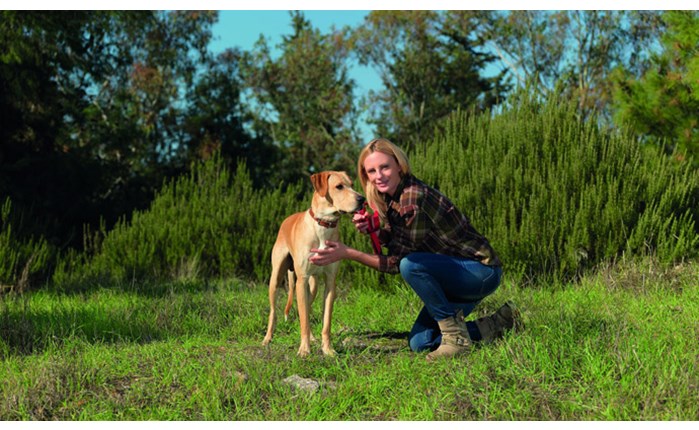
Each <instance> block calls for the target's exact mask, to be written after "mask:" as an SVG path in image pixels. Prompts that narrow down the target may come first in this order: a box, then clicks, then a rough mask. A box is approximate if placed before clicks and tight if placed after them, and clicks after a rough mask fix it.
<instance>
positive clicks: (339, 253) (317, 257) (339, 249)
mask: <svg viewBox="0 0 699 430" xmlns="http://www.w3.org/2000/svg"><path fill="white" fill-rule="evenodd" d="M346 254H347V245H345V244H344V243H342V242H333V241H332V240H326V241H325V248H312V249H311V256H310V257H309V258H308V261H310V262H311V263H313V264H315V265H317V266H326V265H328V264H331V263H334V262H336V261H340V260H342V259H343V258H345V256H346Z"/></svg>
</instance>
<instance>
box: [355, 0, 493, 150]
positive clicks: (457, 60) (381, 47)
mask: <svg viewBox="0 0 699 430" xmlns="http://www.w3.org/2000/svg"><path fill="white" fill-rule="evenodd" d="M483 13H487V12H445V13H438V12H434V11H374V12H371V13H370V14H369V15H368V17H367V18H366V21H365V23H364V24H363V25H361V26H360V27H359V28H358V29H356V30H355V32H354V41H355V51H356V53H357V55H358V58H359V61H360V63H361V64H365V65H371V66H373V67H376V68H377V70H378V71H379V74H380V76H381V79H382V81H383V84H384V90H382V91H379V92H376V93H374V92H372V93H370V95H369V97H368V100H366V104H368V105H369V111H370V121H369V122H370V123H373V124H375V125H376V126H377V134H378V135H380V136H383V137H387V138H389V139H392V140H394V141H396V142H397V143H398V144H400V145H403V146H405V147H407V148H409V147H412V146H414V145H415V144H417V143H419V142H425V141H428V140H431V139H432V137H433V135H434V131H435V130H434V128H435V127H436V126H438V125H439V123H440V122H441V121H442V120H443V119H444V118H446V117H447V116H449V115H450V114H451V112H453V111H454V110H457V109H473V110H475V111H482V110H485V109H488V108H491V107H492V106H494V105H495V104H497V103H498V102H499V101H501V100H502V98H503V94H504V93H505V91H506V90H507V85H506V83H504V81H503V79H502V78H503V76H502V74H496V75H495V76H493V77H484V76H483V72H484V70H485V69H486V68H487V66H488V65H489V64H490V63H491V62H492V61H494V60H495V57H494V56H492V55H491V54H488V53H486V52H484V51H482V50H481V48H482V41H481V40H480V39H478V38H477V37H476V30H477V28H478V25H479V22H480V21H479V17H480V16H481V14H483Z"/></svg>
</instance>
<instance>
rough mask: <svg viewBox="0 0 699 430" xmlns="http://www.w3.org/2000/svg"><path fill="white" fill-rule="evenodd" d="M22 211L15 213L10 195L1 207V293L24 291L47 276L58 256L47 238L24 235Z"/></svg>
mask: <svg viewBox="0 0 699 430" xmlns="http://www.w3.org/2000/svg"><path fill="white" fill-rule="evenodd" d="M21 227H22V216H21V214H17V213H13V211H12V202H11V201H10V199H9V198H7V199H5V202H4V203H3V205H2V206H1V207H0V294H2V293H5V292H8V291H17V292H22V291H24V290H26V289H27V288H29V287H30V286H31V284H32V282H37V281H38V280H40V279H42V278H43V279H47V277H48V276H49V273H50V271H51V269H52V264H53V262H54V261H55V258H56V250H55V248H53V247H51V246H50V245H48V243H47V242H46V240H45V239H44V238H39V239H36V238H34V237H29V238H23V237H22V235H20V234H18V232H19V231H20V230H21Z"/></svg>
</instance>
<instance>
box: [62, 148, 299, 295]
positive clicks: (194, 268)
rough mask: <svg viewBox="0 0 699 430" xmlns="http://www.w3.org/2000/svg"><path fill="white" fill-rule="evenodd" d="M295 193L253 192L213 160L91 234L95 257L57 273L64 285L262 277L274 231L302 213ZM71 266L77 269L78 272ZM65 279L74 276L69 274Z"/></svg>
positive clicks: (241, 175)
mask: <svg viewBox="0 0 699 430" xmlns="http://www.w3.org/2000/svg"><path fill="white" fill-rule="evenodd" d="M301 193H302V191H301V187H300V186H290V187H287V188H286V189H284V190H282V188H278V189H275V190H265V191H259V190H255V189H254V188H253V186H252V181H251V180H250V175H249V173H248V171H247V169H246V166H245V165H244V164H241V165H240V166H239V167H238V169H237V171H236V172H235V173H234V174H231V172H229V171H228V169H227V168H226V167H225V165H224V163H223V162H222V160H221V159H220V158H219V157H214V158H212V159H210V160H209V161H207V162H204V163H200V164H199V165H197V166H195V167H194V168H193V169H192V173H191V174H189V175H187V176H184V177H181V178H179V179H177V180H175V181H171V182H170V183H167V184H166V185H164V187H163V189H162V190H161V191H160V192H159V193H158V194H157V196H156V198H155V200H154V201H153V203H152V204H151V206H150V208H149V209H148V210H145V211H137V212H134V214H133V216H132V218H131V220H130V221H128V222H127V221H126V220H122V221H121V222H119V223H118V224H117V225H116V226H115V228H114V229H112V230H111V231H109V232H105V231H104V230H102V231H101V232H98V233H97V234H93V235H92V239H91V240H90V243H89V244H88V248H90V249H92V253H93V254H94V256H93V257H92V258H89V259H88V260H87V261H85V262H84V263H83V264H78V265H73V266H74V267H73V268H68V266H67V265H64V266H63V267H62V270H61V273H58V274H57V276H58V277H60V279H61V280H62V281H67V280H71V279H72V280H76V279H78V280H85V279H86V278H90V279H97V280H110V281H114V280H122V281H124V280H132V279H136V280H138V279H143V278H155V279H164V278H166V279H173V278H174V279H180V278H193V277H208V276H224V277H225V276H240V277H255V278H256V279H262V278H264V277H265V276H267V274H266V271H267V270H268V266H269V250H270V249H271V246H272V243H273V241H274V238H275V234H276V227H275V226H276V225H278V224H279V222H280V221H281V219H282V218H283V217H284V216H285V214H287V213H291V212H294V211H298V210H301V209H302V208H303V205H302V204H301V203H300V202H299V200H298V198H297V196H298V195H299V194H301ZM76 266H77V267H76ZM71 272H74V273H73V274H71Z"/></svg>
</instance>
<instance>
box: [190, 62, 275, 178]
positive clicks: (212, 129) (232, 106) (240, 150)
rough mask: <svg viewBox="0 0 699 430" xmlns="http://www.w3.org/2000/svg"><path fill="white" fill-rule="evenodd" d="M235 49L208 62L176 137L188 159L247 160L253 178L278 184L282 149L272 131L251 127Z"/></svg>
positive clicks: (250, 117)
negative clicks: (185, 151) (266, 131)
mask: <svg viewBox="0 0 699 430" xmlns="http://www.w3.org/2000/svg"><path fill="white" fill-rule="evenodd" d="M241 57H242V54H241V53H240V51H239V50H237V49H228V50H226V51H224V52H222V53H221V54H219V55H218V57H217V58H216V61H213V62H211V63H209V64H207V65H206V67H205V69H204V70H203V71H202V73H201V75H200V77H199V79H198V80H197V83H196V85H195V87H194V89H193V91H192V93H191V95H190V97H189V100H188V107H187V110H186V112H185V115H184V120H183V121H184V124H183V127H182V130H181V132H182V136H181V138H180V139H178V140H179V141H180V142H182V144H183V145H184V147H186V148H187V153H186V154H182V155H183V156H185V157H186V159H187V160H188V161H193V160H197V159H207V158H209V157H211V156H212V155H213V154H214V153H219V154H220V155H221V157H223V159H224V160H225V161H226V164H228V165H229V166H235V165H237V164H238V161H240V160H245V162H246V166H247V169H248V171H249V172H250V176H251V178H252V180H253V183H254V184H255V185H256V186H258V187H261V186H266V185H275V184H274V181H273V179H272V178H273V177H274V176H275V169H276V166H277V163H278V162H279V159H280V154H279V150H278V148H277V147H276V146H274V145H273V144H272V142H271V139H269V137H268V136H266V135H264V134H258V133H255V132H254V130H250V128H251V127H249V126H250V125H251V124H252V121H253V118H252V115H251V113H250V112H249V110H248V108H247V107H246V106H245V105H243V103H242V100H241V94H242V91H243V86H242V85H243V84H242V77H241V71H240V61H241Z"/></svg>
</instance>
